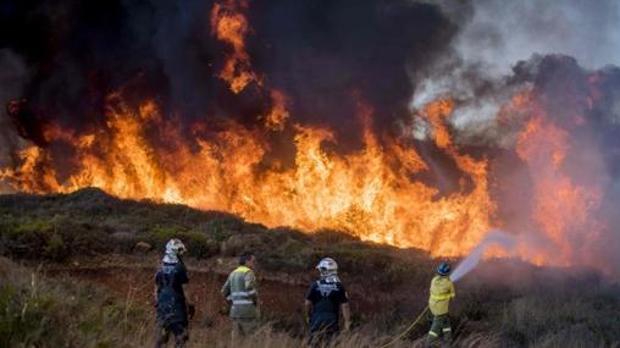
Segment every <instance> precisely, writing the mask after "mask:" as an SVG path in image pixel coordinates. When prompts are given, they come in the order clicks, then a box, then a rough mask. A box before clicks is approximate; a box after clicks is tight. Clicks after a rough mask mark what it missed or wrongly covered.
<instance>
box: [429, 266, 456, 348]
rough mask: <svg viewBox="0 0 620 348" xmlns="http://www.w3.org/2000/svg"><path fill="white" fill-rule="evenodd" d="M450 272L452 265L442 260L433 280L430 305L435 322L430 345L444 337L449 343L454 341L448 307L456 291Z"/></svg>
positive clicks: (430, 334)
mask: <svg viewBox="0 0 620 348" xmlns="http://www.w3.org/2000/svg"><path fill="white" fill-rule="evenodd" d="M449 274H450V265H449V264H448V263H446V262H442V263H441V264H439V266H438V267H437V275H436V276H435V277H434V278H433V280H432V281H431V288H430V296H429V299H428V307H429V309H430V310H431V314H432V315H433V323H432V324H431V329H430V331H429V332H428V346H433V345H434V344H435V343H436V342H437V341H438V340H440V339H443V340H444V341H445V342H447V344H450V343H451V342H452V327H450V317H449V314H448V312H449V311H448V307H449V305H450V301H451V300H452V299H453V298H454V297H455V296H456V293H455V291H454V284H453V283H452V281H451V280H450V277H449V276H448V275H449Z"/></svg>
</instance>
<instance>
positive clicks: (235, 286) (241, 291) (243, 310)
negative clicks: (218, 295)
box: [222, 266, 258, 318]
mask: <svg viewBox="0 0 620 348" xmlns="http://www.w3.org/2000/svg"><path fill="white" fill-rule="evenodd" d="M222 294H223V295H224V296H226V299H227V300H229V301H231V302H232V307H231V309H230V317H231V318H257V317H258V309H257V308H256V300H257V298H258V292H257V289H256V276H255V275H254V272H253V271H252V270H251V269H249V268H248V267H246V266H239V267H237V269H235V270H234V271H232V272H231V273H230V275H229V276H228V279H227V280H226V283H225V284H224V287H222Z"/></svg>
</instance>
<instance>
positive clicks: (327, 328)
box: [308, 317, 340, 347]
mask: <svg viewBox="0 0 620 348" xmlns="http://www.w3.org/2000/svg"><path fill="white" fill-rule="evenodd" d="M338 332H340V327H339V326H338V320H337V319H336V320H334V319H333V318H331V317H330V318H314V320H311V321H310V336H309V337H308V345H309V346H310V347H324V346H328V345H329V343H330V342H331V341H332V340H333V339H334V338H335V337H336V336H337V335H338Z"/></svg>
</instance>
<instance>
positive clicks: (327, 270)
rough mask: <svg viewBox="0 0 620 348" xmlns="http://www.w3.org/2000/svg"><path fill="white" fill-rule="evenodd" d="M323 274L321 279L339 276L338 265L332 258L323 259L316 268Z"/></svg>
mask: <svg viewBox="0 0 620 348" xmlns="http://www.w3.org/2000/svg"><path fill="white" fill-rule="evenodd" d="M316 269H318V270H319V272H320V273H321V277H329V276H334V275H336V274H338V264H337V263H336V261H335V260H334V259H332V258H331V257H326V258H324V259H322V260H321V261H320V262H319V264H318V265H317V266H316Z"/></svg>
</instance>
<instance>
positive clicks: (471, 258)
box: [450, 230, 516, 282]
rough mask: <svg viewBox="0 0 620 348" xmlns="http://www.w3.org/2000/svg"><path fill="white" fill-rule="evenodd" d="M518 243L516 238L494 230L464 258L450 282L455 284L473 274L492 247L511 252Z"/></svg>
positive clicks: (451, 276) (451, 275)
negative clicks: (488, 249) (470, 273)
mask: <svg viewBox="0 0 620 348" xmlns="http://www.w3.org/2000/svg"><path fill="white" fill-rule="evenodd" d="M515 244H516V242H515V238H514V237H513V236H511V235H509V234H507V233H506V232H503V231H500V230H492V231H491V232H489V233H488V234H487V236H486V237H485V238H484V239H483V240H482V242H480V244H478V245H477V246H476V247H475V248H474V250H472V251H471V253H469V255H467V257H466V258H464V259H463V260H462V261H461V262H460V263H459V264H458V266H456V268H455V269H454V271H452V273H451V274H450V280H452V281H453V282H457V281H458V280H459V279H461V278H463V276H465V275H466V274H467V273H469V272H471V271H472V270H473V269H474V268H476V266H477V265H478V263H479V262H480V259H481V258H482V256H483V255H484V252H485V251H486V250H487V248H488V247H490V246H494V245H495V246H501V247H502V248H503V249H504V250H507V251H508V250H511V249H512V248H514V246H515Z"/></svg>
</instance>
